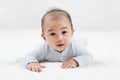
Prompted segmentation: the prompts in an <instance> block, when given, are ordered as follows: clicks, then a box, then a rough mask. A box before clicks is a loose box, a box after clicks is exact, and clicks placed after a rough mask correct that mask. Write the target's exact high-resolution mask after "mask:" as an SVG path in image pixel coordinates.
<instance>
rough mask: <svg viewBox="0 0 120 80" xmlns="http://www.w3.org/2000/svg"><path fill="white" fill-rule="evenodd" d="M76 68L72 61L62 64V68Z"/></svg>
mask: <svg viewBox="0 0 120 80" xmlns="http://www.w3.org/2000/svg"><path fill="white" fill-rule="evenodd" d="M77 66H78V63H77V62H76V61H75V60H74V59H70V60H68V61H65V62H63V64H62V66H61V67H62V68H75V67H77Z"/></svg>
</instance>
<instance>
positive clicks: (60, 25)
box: [41, 9, 74, 52]
mask: <svg viewBox="0 0 120 80" xmlns="http://www.w3.org/2000/svg"><path fill="white" fill-rule="evenodd" d="M41 27H42V37H43V39H44V40H45V41H46V42H47V43H48V44H49V46H50V47H52V48H53V49H54V50H56V51H58V52H62V51H63V50H64V49H65V48H67V47H68V46H69V45H70V43H71V39H72V36H73V32H74V29H73V25H72V20H71V17H70V15H69V14H68V13H67V12H66V11H64V10H61V9H52V10H50V11H48V12H47V13H46V14H45V15H44V16H43V18H42V21H41Z"/></svg>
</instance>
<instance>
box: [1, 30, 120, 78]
mask: <svg viewBox="0 0 120 80" xmlns="http://www.w3.org/2000/svg"><path fill="white" fill-rule="evenodd" d="M75 34H76V35H81V36H84V37H86V38H87V39H88V46H87V48H88V50H89V51H90V53H91V54H92V55H93V57H94V61H93V63H92V64H90V65H89V66H86V67H81V68H73V69H62V68H60V66H61V63H60V62H46V63H42V64H43V65H46V66H47V68H45V69H43V71H42V72H41V73H36V72H31V71H29V70H26V69H24V68H23V67H22V66H21V61H22V59H23V58H24V57H25V54H26V52H28V51H29V50H31V49H32V48H34V47H37V46H38V43H39V40H40V39H39V36H40V33H39V31H37V30H5V31H0V80H68V79H69V80H120V32H88V31H87V32H85V31H84V32H76V33H75Z"/></svg>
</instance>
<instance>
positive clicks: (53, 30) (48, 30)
mask: <svg viewBox="0 0 120 80" xmlns="http://www.w3.org/2000/svg"><path fill="white" fill-rule="evenodd" d="M62 29H68V28H67V27H62V28H61V30H62ZM51 31H56V30H55V29H49V30H48V31H47V32H51Z"/></svg>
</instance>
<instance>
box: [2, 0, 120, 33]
mask: <svg viewBox="0 0 120 80" xmlns="http://www.w3.org/2000/svg"><path fill="white" fill-rule="evenodd" d="M119 3H120V1H119V0H0V29H18V30H19V29H40V20H41V17H42V15H43V13H45V11H46V10H48V9H49V8H50V7H58V8H61V9H65V10H67V11H68V12H69V13H70V15H71V17H72V19H73V25H74V28H75V29H76V30H87V31H89V30H92V31H119V30H120V5H119Z"/></svg>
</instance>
